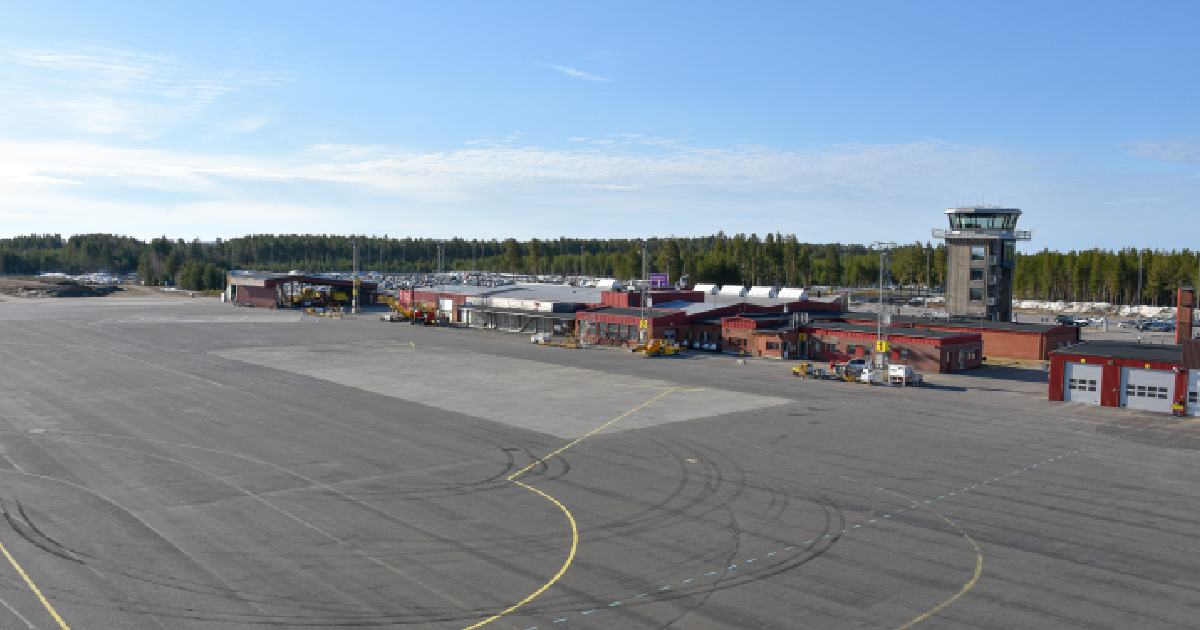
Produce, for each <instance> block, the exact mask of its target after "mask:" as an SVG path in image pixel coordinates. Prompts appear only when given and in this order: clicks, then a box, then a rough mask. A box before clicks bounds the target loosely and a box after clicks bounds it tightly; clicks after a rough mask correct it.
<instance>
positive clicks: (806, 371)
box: [792, 363, 812, 378]
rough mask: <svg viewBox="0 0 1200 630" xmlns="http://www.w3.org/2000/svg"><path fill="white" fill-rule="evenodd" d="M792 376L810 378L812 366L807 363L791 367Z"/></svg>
mask: <svg viewBox="0 0 1200 630" xmlns="http://www.w3.org/2000/svg"><path fill="white" fill-rule="evenodd" d="M792 376H799V377H800V378H808V377H810V376H812V365H811V364H809V363H801V364H800V365H793V366H792Z"/></svg>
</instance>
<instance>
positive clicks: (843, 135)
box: [0, 1, 1200, 249]
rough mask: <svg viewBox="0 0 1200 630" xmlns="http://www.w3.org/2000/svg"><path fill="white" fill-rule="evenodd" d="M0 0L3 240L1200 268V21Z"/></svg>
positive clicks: (697, 5) (900, 12)
mask: <svg viewBox="0 0 1200 630" xmlns="http://www.w3.org/2000/svg"><path fill="white" fill-rule="evenodd" d="M159 4H161V5H162V6H161V7H149V5H148V4H147V3H135V4H127V5H123V4H120V3H115V2H106V3H90V4H78V5H77V4H69V3H47V2H30V3H5V4H4V6H3V12H4V15H5V16H6V19H5V20H3V21H2V22H0V103H3V105H0V107H2V108H3V110H2V111H3V115H2V116H0V186H2V188H3V190H4V195H2V196H0V235H13V234H22V233H30V232H61V233H65V234H71V233H81V232H93V231H104V232H119V233H127V234H132V235H135V236H139V237H148V236H154V235H158V234H167V235H169V236H172V237H182V238H193V237H200V238H202V239H211V238H215V237H218V236H220V237H229V236H236V235H240V234H244V233H262V232H282V233H300V232H313V233H351V232H355V233H367V234H385V233H386V234H389V235H412V236H431V237H448V236H455V235H458V236H464V237H468V238H471V237H479V238H493V237H495V238H503V237H507V236H516V237H519V238H528V237H532V236H537V237H557V236H561V235H567V236H596V237H610V236H613V237H628V236H647V235H660V236H663V235H670V234H675V235H703V234H710V233H713V232H716V231H717V230H725V231H726V232H747V233H749V232H758V233H760V234H762V233H765V232H768V231H772V232H773V231H780V232H784V233H796V234H798V235H799V236H800V237H801V239H803V240H808V241H842V242H852V241H858V242H861V241H873V240H880V239H885V240H897V241H913V240H918V239H921V240H925V239H928V238H929V228H931V227H941V224H942V222H943V219H942V216H941V210H942V209H944V208H945V207H947V206H951V205H958V204H962V203H977V202H990V203H1002V204H1005V205H1014V206H1017V207H1020V208H1023V209H1024V210H1025V213H1026V214H1025V216H1024V217H1023V219H1022V226H1023V227H1027V228H1031V229H1033V230H1034V231H1035V235H1034V241H1032V242H1031V243H1030V245H1029V247H1030V248H1040V247H1043V246H1045V247H1052V248H1059V249H1069V248H1081V247H1092V246H1102V247H1119V246H1125V245H1142V246H1153V247H1164V248H1181V247H1191V248H1195V247H1196V246H1197V243H1194V242H1193V241H1194V235H1195V234H1196V233H1197V231H1198V228H1200V203H1198V202H1197V199H1200V128H1198V126H1200V123H1198V121H1200V69H1198V68H1200V63H1198V60H1200V38H1197V37H1195V25H1196V24H1198V23H1200V4H1198V3H1194V2H1179V3H1166V2H1139V3H1130V2H1113V3H1104V2H1053V3H1047V2H887V3H883V2H880V3H875V2H857V3H833V2H828V3H821V4H810V3H800V2H787V3H779V4H772V3H701V2H686V3H685V2H671V3H665V2H664V3H645V2H640V3H634V2H631V3H616V2H611V3H592V2H587V3H585V2H546V3H535V2H520V3H484V2H479V3H469V2H457V3H444V2H442V3H425V4H418V3H399V2H386V3H378V4H371V3H365V2H361V3H316V2H275V3H273V2H253V3H245V2H239V3H221V2H211V1H209V2H202V3H186V2H171V3H159Z"/></svg>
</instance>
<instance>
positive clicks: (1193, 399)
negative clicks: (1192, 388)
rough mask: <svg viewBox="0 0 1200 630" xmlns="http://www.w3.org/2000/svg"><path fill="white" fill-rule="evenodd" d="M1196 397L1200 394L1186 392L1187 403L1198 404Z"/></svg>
mask: <svg viewBox="0 0 1200 630" xmlns="http://www.w3.org/2000/svg"><path fill="white" fill-rule="evenodd" d="M1198 395H1200V392H1188V402H1189V403H1192V404H1193V405H1194V404H1196V403H1198V402H1200V400H1198V399H1197V396H1198Z"/></svg>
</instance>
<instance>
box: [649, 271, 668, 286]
mask: <svg viewBox="0 0 1200 630" xmlns="http://www.w3.org/2000/svg"><path fill="white" fill-rule="evenodd" d="M670 286H671V277H670V276H668V275H667V274H665V273H652V274H650V288H652V289H666V288H668V287H670Z"/></svg>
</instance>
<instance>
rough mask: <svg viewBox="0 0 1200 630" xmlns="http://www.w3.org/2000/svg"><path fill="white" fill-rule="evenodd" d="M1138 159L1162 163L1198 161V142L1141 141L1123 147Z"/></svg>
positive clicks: (1182, 140)
mask: <svg viewBox="0 0 1200 630" xmlns="http://www.w3.org/2000/svg"><path fill="white" fill-rule="evenodd" d="M1124 146H1125V149H1126V150H1128V151H1129V152H1130V153H1132V154H1133V155H1136V156H1138V157H1143V158H1148V159H1151V160H1161V161H1164V162H1196V161H1200V142H1197V141H1192V140H1185V139H1182V138H1175V139H1171V140H1141V141H1138V142H1130V143H1127V144H1125V145H1124Z"/></svg>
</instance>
